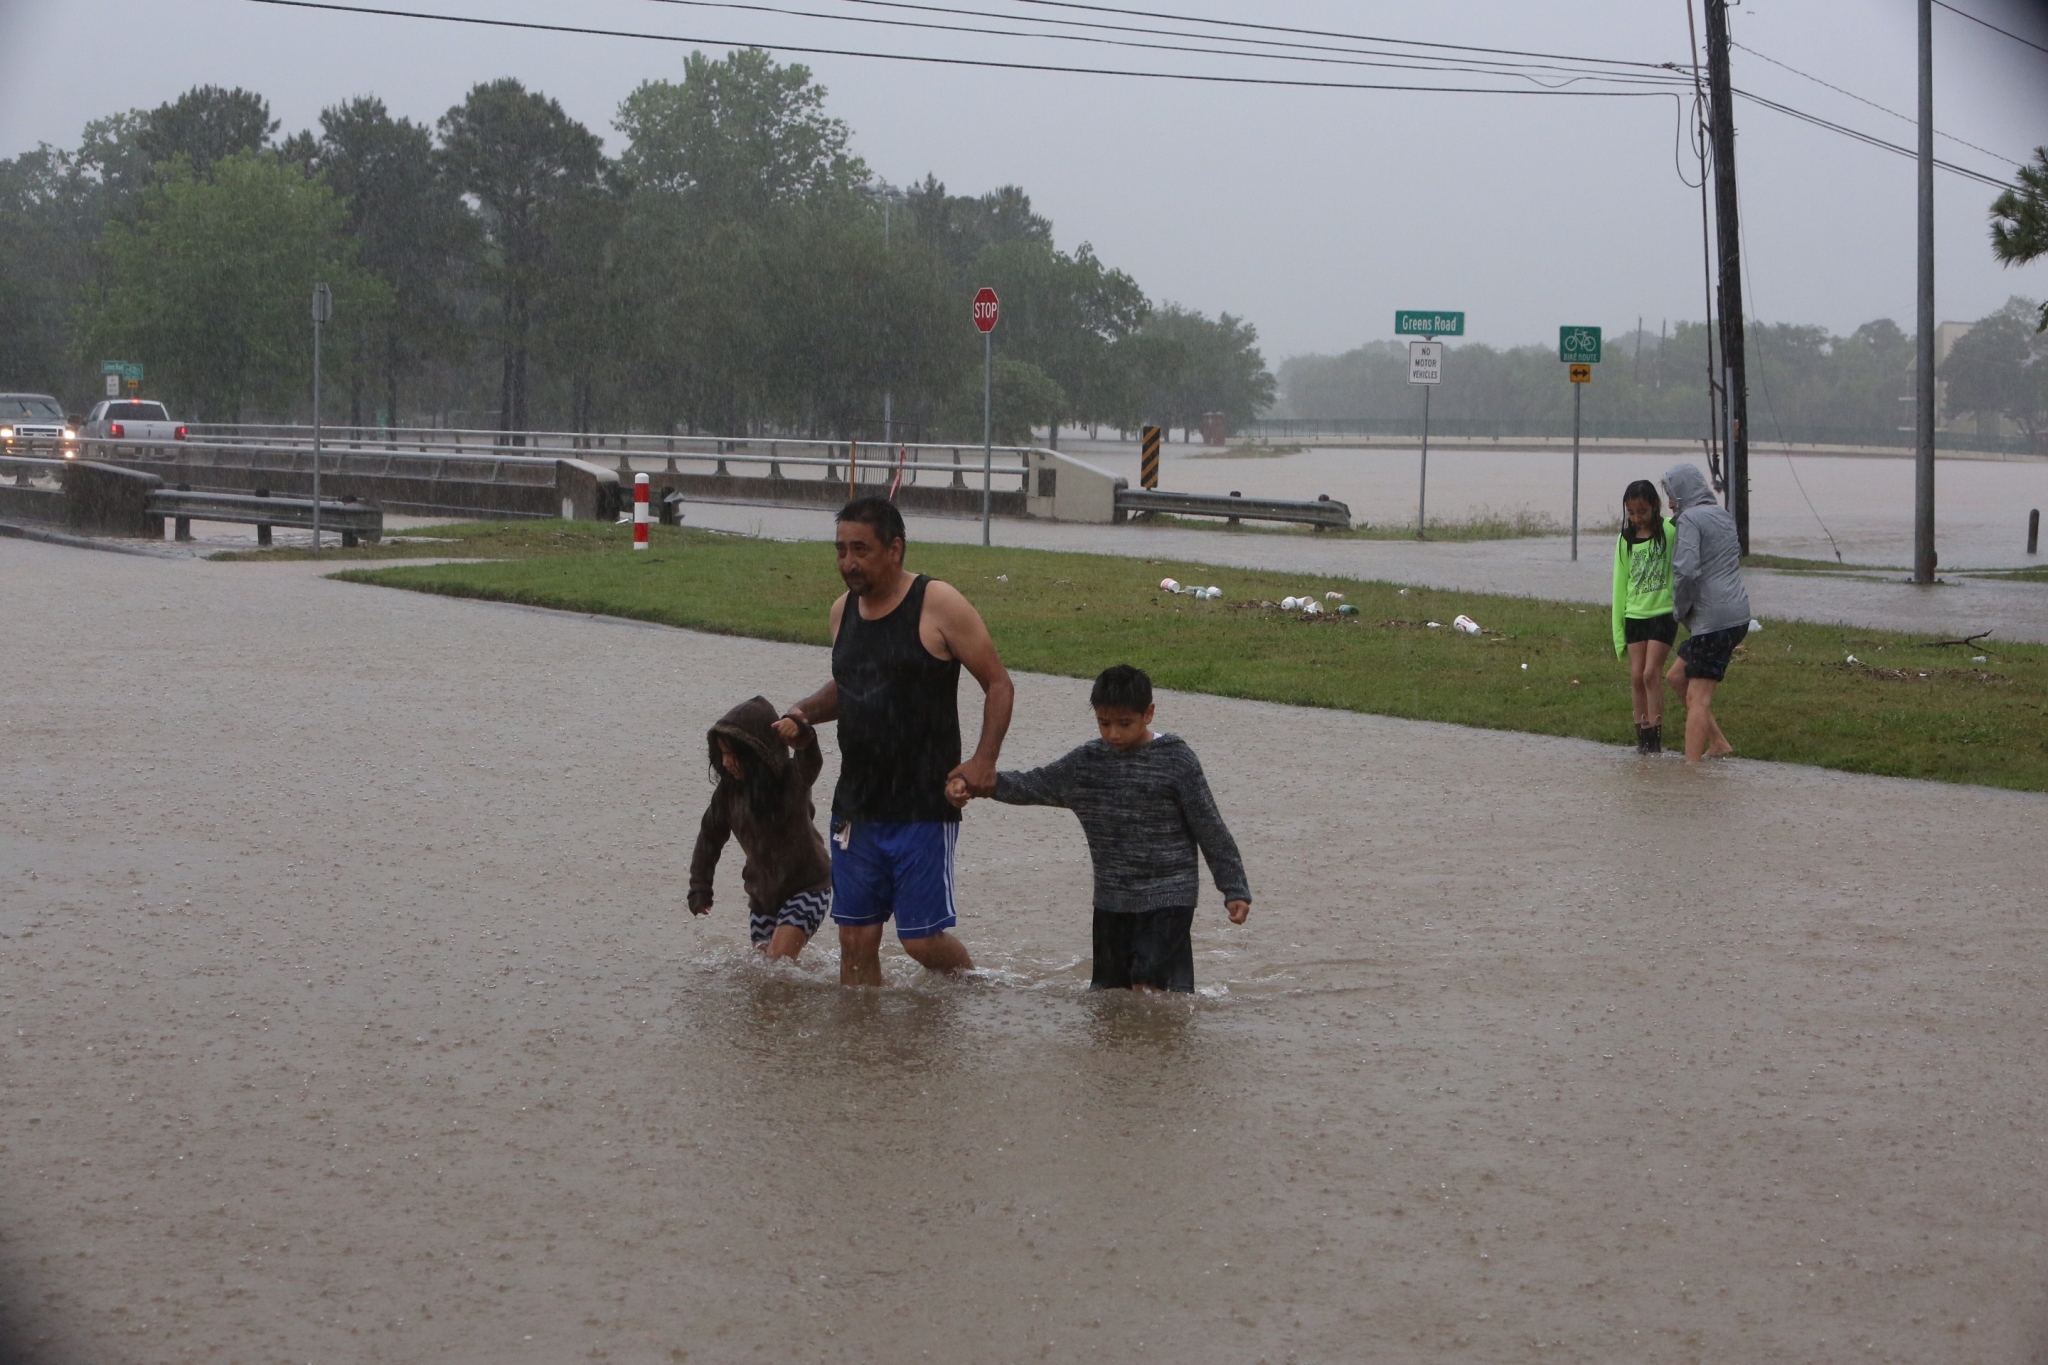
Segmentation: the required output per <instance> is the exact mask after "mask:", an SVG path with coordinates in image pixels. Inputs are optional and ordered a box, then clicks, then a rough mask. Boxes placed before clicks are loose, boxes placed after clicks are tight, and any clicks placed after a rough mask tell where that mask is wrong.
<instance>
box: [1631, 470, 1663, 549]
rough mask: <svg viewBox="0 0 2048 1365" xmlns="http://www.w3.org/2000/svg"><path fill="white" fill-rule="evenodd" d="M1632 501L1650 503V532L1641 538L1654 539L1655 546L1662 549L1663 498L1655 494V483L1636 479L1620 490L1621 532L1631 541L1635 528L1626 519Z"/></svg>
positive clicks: (1634, 535)
mask: <svg viewBox="0 0 2048 1365" xmlns="http://www.w3.org/2000/svg"><path fill="white" fill-rule="evenodd" d="M1632 502H1647V503H1648V504H1650V534H1648V535H1647V536H1644V537H1643V539H1644V540H1654V541H1656V542H1657V548H1658V549H1660V550H1661V549H1663V548H1664V499H1662V498H1660V497H1658V496H1657V485H1656V484H1654V483H1651V482H1650V481H1649V480H1648V479H1637V480H1636V481H1635V482H1634V483H1632V484H1630V485H1629V486H1628V487H1627V488H1625V489H1623V490H1622V494H1621V534H1622V536H1623V537H1624V538H1625V539H1627V540H1629V541H1631V542H1633V541H1634V540H1635V538H1636V528H1635V527H1634V526H1633V525H1632V524H1630V522H1629V519H1628V505H1629V504H1630V503H1632Z"/></svg>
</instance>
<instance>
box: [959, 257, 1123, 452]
mask: <svg viewBox="0 0 2048 1365" xmlns="http://www.w3.org/2000/svg"><path fill="white" fill-rule="evenodd" d="M973 277H974V279H975V280H976V281H977V283H981V284H988V285H991V286H993V287H994V289H995V291H996V293H997V295H998V296H999V297H1000V298H1001V299H1002V306H1003V315H1002V325H1001V326H1000V327H998V328H997V330H996V338H997V342H996V344H997V348H998V349H999V350H1000V351H1001V352H1002V353H1003V354H1004V355H1006V356H1009V357H1011V358H1013V359H1017V360H1024V361H1029V362H1030V363H1031V364H1032V365H1034V366H1036V367H1037V368H1038V369H1039V370H1041V371H1042V372H1044V373H1045V374H1046V375H1047V376H1048V377H1049V378H1050V379H1051V380H1052V381H1053V383H1054V384H1056V385H1057V386H1058V387H1059V390H1060V393H1061V394H1062V396H1063V397H1062V403H1063V405H1064V406H1063V409H1062V410H1061V411H1057V412H1054V413H1052V414H1050V415H1049V416H1048V417H1047V418H1046V425H1047V428H1048V435H1049V437H1050V439H1051V442H1052V445H1053V447H1054V448H1055V449H1057V448H1058V446H1059V427H1060V423H1061V421H1062V420H1064V419H1067V418H1073V419H1077V420H1080V421H1083V422H1086V421H1095V420H1101V419H1103V418H1106V417H1113V410H1114V408H1115V407H1116V406H1117V399H1118V397H1119V394H1118V391H1117V387H1116V385H1115V383H1114V382H1113V379H1112V371H1113V367H1112V366H1111V363H1110V352H1111V349H1112V348H1113V347H1114V346H1115V345H1116V344H1117V343H1118V342H1120V341H1122V340H1123V339H1124V338H1126V337H1128V336H1130V335H1131V334H1132V333H1134V332H1136V331H1137V330H1138V328H1139V327H1141V326H1142V325H1144V322H1145V320H1146V318H1147V316H1148V315H1149V312H1150V306H1149V305H1148V304H1147V303H1146V302H1145V293H1144V291H1143V290H1141V289H1140V288H1138V282H1137V281H1136V280H1134V279H1132V278H1131V277H1130V276H1129V275H1127V274H1125V273H1124V272H1123V271H1121V270H1112V269H1109V268H1108V267H1106V266H1104V265H1103V264H1102V262H1101V261H1100V260H1098V259H1097V258H1096V255H1095V252H1094V249H1093V248H1092V247H1090V246H1089V245H1088V244H1087V243H1086V242H1083V243H1082V244H1081V247H1080V249H1079V250H1078V251H1076V252H1075V253H1074V254H1073V255H1071V256H1069V255H1068V254H1067V253H1065V252H1063V251H1059V250H1057V249H1055V248H1054V247H1053V245H1052V244H1051V243H1050V242H1049V241H1041V240H1036V239H1029V238H1027V239H1023V240H1013V241H1007V242H998V243H994V244H992V245H990V246H989V247H987V248H986V249H984V250H983V252H982V253H981V256H980V258H979V259H978V260H977V261H976V263H975V266H974V275H973Z"/></svg>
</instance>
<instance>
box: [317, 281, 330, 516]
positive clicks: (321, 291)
mask: <svg viewBox="0 0 2048 1365" xmlns="http://www.w3.org/2000/svg"><path fill="white" fill-rule="evenodd" d="M333 316H334V295H333V294H332V293H331V292H329V290H328V288H327V286H326V285H325V284H316V285H314V286H313V553H314V554H319V553H320V329H321V327H323V326H324V325H326V322H327V320H328V319H329V318H331V317H333Z"/></svg>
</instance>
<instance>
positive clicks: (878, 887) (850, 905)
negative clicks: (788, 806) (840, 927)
mask: <svg viewBox="0 0 2048 1365" xmlns="http://www.w3.org/2000/svg"><path fill="white" fill-rule="evenodd" d="M848 831H851V832H850V834H847V832H848ZM842 834H847V839H846V843H845V845H844V846H842V845H841V844H840V837H841V835H842ZM959 838H960V826H959V823H958V822H957V821H950V820H948V821H939V820H915V821H906V822H903V823H901V824H895V823H867V824H858V823H856V824H853V825H842V824H840V823H839V822H838V821H837V820H835V821H833V824H832V920H833V923H835V924H845V925H860V924H881V923H883V922H884V921H885V920H887V919H888V918H889V917H890V916H891V915H892V914H893V915H894V916H895V918H896V937H898V938H930V937H931V936H932V935H933V934H937V933H943V932H945V931H946V930H948V929H950V928H952V927H953V924H954V915H953V845H954V844H955V843H956V842H958V840H959Z"/></svg>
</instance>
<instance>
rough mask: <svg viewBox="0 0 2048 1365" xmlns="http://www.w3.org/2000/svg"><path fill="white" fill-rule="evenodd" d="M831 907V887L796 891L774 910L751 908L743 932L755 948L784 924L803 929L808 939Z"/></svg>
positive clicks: (773, 935)
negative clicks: (745, 932) (745, 929)
mask: <svg viewBox="0 0 2048 1365" xmlns="http://www.w3.org/2000/svg"><path fill="white" fill-rule="evenodd" d="M831 908H832V888H831V887H829V886H821V887H819V888H818V889H817V890H815V891H799V892H798V893H797V894H796V895H794V896H791V897H790V898H789V899H788V900H786V901H784V902H783V903H782V905H781V907H780V908H779V909H776V910H772V911H770V910H753V909H749V910H748V912H747V935H748V937H749V938H751V939H752V940H753V941H754V944H755V946H756V947H758V946H760V945H761V944H763V943H766V942H767V941H768V940H769V939H771V938H773V937H775V931H776V930H777V929H779V928H781V927H782V926H783V925H785V924H787V925H789V926H791V927H792V928H796V929H801V930H803V931H804V937H805V938H809V937H810V936H811V935H813V934H815V933H817V932H818V925H819V924H820V923H822V922H823V921H824V918H825V912H826V911H828V910H830V909H831Z"/></svg>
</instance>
